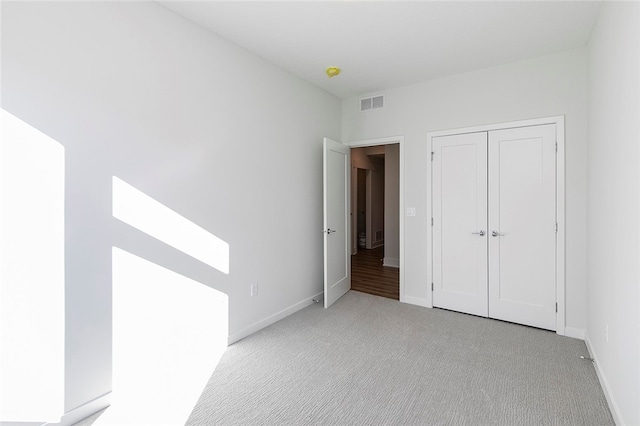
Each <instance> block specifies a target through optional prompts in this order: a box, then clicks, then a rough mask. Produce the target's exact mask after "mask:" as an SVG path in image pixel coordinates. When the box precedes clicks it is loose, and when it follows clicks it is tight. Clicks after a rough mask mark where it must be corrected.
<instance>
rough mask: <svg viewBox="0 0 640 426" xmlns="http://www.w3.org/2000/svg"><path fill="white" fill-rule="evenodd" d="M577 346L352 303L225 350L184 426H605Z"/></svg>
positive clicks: (458, 319)
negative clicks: (259, 425) (281, 425)
mask: <svg viewBox="0 0 640 426" xmlns="http://www.w3.org/2000/svg"><path fill="white" fill-rule="evenodd" d="M580 355H588V352H587V349H586V347H585V344H584V342H582V341H581V340H576V339H571V338H567V337H560V336H558V335H556V334H555V333H553V332H549V331H543V330H538V329H534V328H529V327H524V326H519V325H515V324H510V323H505V322H500V321H494V320H489V319H484V318H478V317H474V316H469V315H464V314H459V313H454V312H449V311H444V310H439V309H426V308H421V307H417V306H411V305H406V304H401V303H399V302H397V301H394V300H390V299H384V298H380V297H376V296H370V295H367V294H363V293H358V292H353V291H352V292H349V293H347V294H346V295H345V296H344V297H342V299H340V300H339V301H338V302H337V303H336V304H335V305H333V306H332V307H331V308H330V309H328V310H325V309H323V308H322V306H320V305H314V306H311V307H308V308H306V309H304V310H302V311H300V312H298V313H296V314H294V315H292V316H290V317H288V318H285V319H284V320H282V321H280V322H278V323H276V324H274V325H272V326H270V327H268V328H266V329H264V330H262V331H260V332H258V333H256V334H254V335H252V336H250V337H248V338H246V339H244V340H242V341H240V342H238V343H236V344H234V345H232V346H230V347H229V348H228V349H227V352H226V353H225V355H224V356H223V358H222V360H221V361H220V364H219V365H218V367H217V368H216V371H215V372H214V373H213V375H212V376H211V379H210V381H209V383H208V385H207V387H206V388H205V390H204V392H203V393H202V396H201V397H200V400H199V402H198V404H197V405H196V407H195V408H194V410H193V412H192V414H191V417H190V418H189V421H188V422H187V424H188V425H251V424H261V425H276V424H286V425H321V424H335V425H351V424H358V425H387V424H389V425H392V424H395V425H411V424H414V425H465V424H466V425H492V424H500V425H612V424H614V422H613V419H612V417H611V414H610V412H609V409H608V407H607V403H606V401H605V397H604V395H603V393H602V390H601V388H600V385H599V382H598V379H597V377H596V373H595V370H594V367H593V365H592V363H591V362H589V361H585V360H582V359H580V358H579V356H580Z"/></svg>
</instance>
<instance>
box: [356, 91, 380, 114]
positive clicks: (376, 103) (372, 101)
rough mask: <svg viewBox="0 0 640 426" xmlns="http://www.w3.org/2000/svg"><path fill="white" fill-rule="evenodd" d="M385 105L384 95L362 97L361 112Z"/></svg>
mask: <svg viewBox="0 0 640 426" xmlns="http://www.w3.org/2000/svg"><path fill="white" fill-rule="evenodd" d="M382 107H384V95H376V96H372V97H370V98H362V99H360V112H362V111H369V110H371V109H378V108H382Z"/></svg>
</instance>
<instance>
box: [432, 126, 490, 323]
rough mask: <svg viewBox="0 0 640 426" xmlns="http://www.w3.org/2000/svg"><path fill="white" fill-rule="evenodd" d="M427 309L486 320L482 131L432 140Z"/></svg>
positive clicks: (484, 147)
mask: <svg viewBox="0 0 640 426" xmlns="http://www.w3.org/2000/svg"><path fill="white" fill-rule="evenodd" d="M432 149H433V180H432V182H433V221H434V222H433V305H434V306H437V307H441V308H446V309H452V310H455V311H460V312H466V313H470V314H474V315H481V316H485V317H486V316H487V314H488V312H487V240H488V236H487V133H486V132H483V133H470V134H464V135H454V136H443V137H438V138H434V140H433V145H432Z"/></svg>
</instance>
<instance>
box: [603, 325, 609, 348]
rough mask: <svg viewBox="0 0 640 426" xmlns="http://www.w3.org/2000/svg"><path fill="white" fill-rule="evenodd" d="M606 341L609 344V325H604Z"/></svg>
mask: <svg viewBox="0 0 640 426" xmlns="http://www.w3.org/2000/svg"><path fill="white" fill-rule="evenodd" d="M604 341H605V342H607V343H609V324H605V325H604Z"/></svg>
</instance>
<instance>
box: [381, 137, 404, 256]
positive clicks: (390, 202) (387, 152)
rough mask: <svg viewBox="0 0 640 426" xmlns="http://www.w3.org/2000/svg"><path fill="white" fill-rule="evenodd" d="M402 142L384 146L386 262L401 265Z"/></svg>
mask: <svg viewBox="0 0 640 426" xmlns="http://www.w3.org/2000/svg"><path fill="white" fill-rule="evenodd" d="M399 205H400V144H390V145H385V146H384V264H385V265H388V266H396V267H399V266H400V217H399V214H400V211H399V208H398V207H399Z"/></svg>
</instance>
